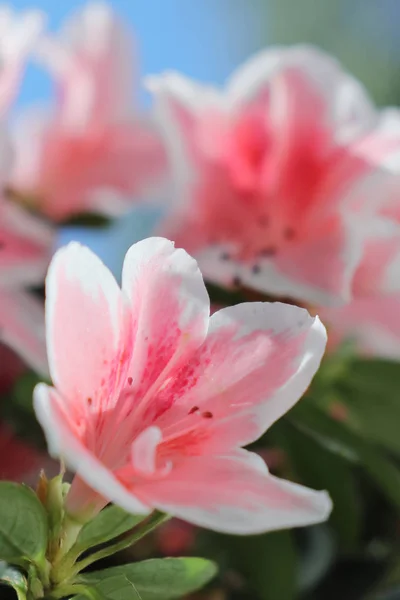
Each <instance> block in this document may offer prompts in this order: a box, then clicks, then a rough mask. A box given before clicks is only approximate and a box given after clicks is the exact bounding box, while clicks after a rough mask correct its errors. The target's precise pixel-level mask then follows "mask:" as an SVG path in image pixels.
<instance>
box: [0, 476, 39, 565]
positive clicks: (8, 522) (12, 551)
mask: <svg viewBox="0 0 400 600" xmlns="http://www.w3.org/2000/svg"><path fill="white" fill-rule="evenodd" d="M47 535H48V523H47V515H46V512H45V510H44V508H43V506H42V504H41V503H40V502H39V500H38V498H37V496H36V495H35V493H34V492H33V491H32V490H31V489H29V488H28V487H25V486H23V485H18V484H16V483H10V482H6V481H2V482H0V559H1V560H4V561H7V562H9V563H12V564H23V563H24V562H26V561H30V562H33V563H36V564H38V563H40V562H42V561H43V559H44V556H45V552H46V546H47Z"/></svg>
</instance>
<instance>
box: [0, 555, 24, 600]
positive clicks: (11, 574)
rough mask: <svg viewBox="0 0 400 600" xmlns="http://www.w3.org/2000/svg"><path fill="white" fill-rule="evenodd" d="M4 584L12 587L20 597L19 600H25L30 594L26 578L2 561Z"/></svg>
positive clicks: (1, 568)
mask: <svg viewBox="0 0 400 600" xmlns="http://www.w3.org/2000/svg"><path fill="white" fill-rule="evenodd" d="M1 582H3V583H4V584H5V585H8V586H10V587H12V588H13V589H14V590H15V591H16V593H17V596H18V600H25V598H26V594H27V592H28V582H27V580H26V577H25V576H24V575H23V574H22V573H21V572H20V571H18V569H15V568H14V567H11V566H10V565H8V564H7V563H6V562H3V561H0V583H1Z"/></svg>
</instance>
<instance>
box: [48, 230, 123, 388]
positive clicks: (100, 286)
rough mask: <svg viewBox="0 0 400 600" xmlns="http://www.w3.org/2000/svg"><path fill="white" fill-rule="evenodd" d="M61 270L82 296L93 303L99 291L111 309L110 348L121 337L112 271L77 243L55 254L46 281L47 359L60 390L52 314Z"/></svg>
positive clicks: (117, 299) (118, 289)
mask: <svg viewBox="0 0 400 600" xmlns="http://www.w3.org/2000/svg"><path fill="white" fill-rule="evenodd" d="M62 269H64V273H65V275H66V277H67V278H68V279H69V280H71V281H74V282H77V283H78V284H79V285H80V286H81V288H82V294H85V293H86V294H88V295H89V296H92V297H93V299H94V300H95V298H96V294H97V292H98V291H99V290H101V291H102V292H103V293H104V296H105V297H106V298H107V299H108V301H109V303H110V306H111V307H112V308H113V310H111V311H110V313H111V314H112V317H113V319H114V322H113V323H112V328H113V332H114V339H113V340H110V344H111V343H113V344H114V345H115V346H116V345H117V344H118V341H119V335H120V331H119V328H120V313H119V301H120V298H121V291H120V288H119V286H118V284H117V282H116V280H115V279H114V277H113V275H112V273H111V271H109V269H108V268H107V267H106V266H105V265H104V263H103V262H102V261H101V260H100V259H99V258H98V256H96V254H94V253H93V252H92V251H91V250H90V249H89V248H87V247H86V246H83V245H81V244H80V243H78V242H70V243H69V244H68V245H67V246H64V247H63V248H61V249H60V250H58V251H57V252H56V253H55V254H54V256H53V259H52V261H51V263H50V266H49V270H48V273H47V277H46V309H45V310H46V315H45V318H46V341H47V355H48V361H49V368H50V373H51V376H52V379H53V382H54V383H55V384H56V385H57V387H59V377H58V369H57V360H56V358H55V350H54V344H53V339H54V335H53V328H55V327H58V326H59V324H58V323H56V322H55V318H54V310H55V306H56V302H57V296H58V294H59V293H60V294H62V293H63V290H62V289H60V286H59V281H58V275H59V270H62Z"/></svg>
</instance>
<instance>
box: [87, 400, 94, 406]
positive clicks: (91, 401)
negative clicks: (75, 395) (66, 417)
mask: <svg viewBox="0 0 400 600" xmlns="http://www.w3.org/2000/svg"><path fill="white" fill-rule="evenodd" d="M87 403H88V404H89V406H92V404H93V398H88V399H87Z"/></svg>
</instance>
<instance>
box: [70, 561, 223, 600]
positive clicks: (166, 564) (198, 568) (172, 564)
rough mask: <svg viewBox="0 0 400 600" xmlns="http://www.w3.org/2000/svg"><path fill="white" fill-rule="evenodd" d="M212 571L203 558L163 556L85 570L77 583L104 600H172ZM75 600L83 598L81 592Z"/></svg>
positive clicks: (198, 585)
mask: <svg viewBox="0 0 400 600" xmlns="http://www.w3.org/2000/svg"><path fill="white" fill-rule="evenodd" d="M215 574H216V567H215V565H214V563H212V562H210V561H208V560H204V559H202V558H165V559H153V560H146V561H143V562H140V563H135V564H130V565H121V566H119V567H112V568H110V569H105V570H104V571H97V572H94V573H86V574H84V575H81V576H80V577H79V578H78V579H77V582H78V584H79V585H85V586H88V587H89V588H92V589H94V590H95V591H97V592H100V594H101V595H102V597H104V599H105V600H133V599H135V598H138V600H175V599H178V598H181V597H182V596H184V595H186V594H189V593H191V592H194V591H196V590H198V589H199V588H201V587H203V586H204V585H205V584H206V583H208V582H209V581H210V580H211V579H212V578H213V577H214V576H215ZM76 600H83V597H82V595H80V596H79V599H78V598H77V599H76Z"/></svg>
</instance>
